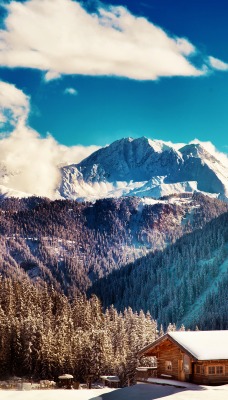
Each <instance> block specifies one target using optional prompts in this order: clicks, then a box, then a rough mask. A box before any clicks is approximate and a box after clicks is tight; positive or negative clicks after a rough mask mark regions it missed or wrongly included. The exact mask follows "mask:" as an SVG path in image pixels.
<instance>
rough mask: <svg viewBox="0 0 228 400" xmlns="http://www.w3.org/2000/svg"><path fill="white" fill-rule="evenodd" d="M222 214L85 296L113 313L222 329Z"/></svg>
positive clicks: (227, 247)
mask: <svg viewBox="0 0 228 400" xmlns="http://www.w3.org/2000/svg"><path fill="white" fill-rule="evenodd" d="M227 288H228V213H225V214H223V215H221V216H220V217H218V218H217V219H214V220H213V221H211V222H209V223H208V224H207V225H206V226H205V227H204V228H203V229H199V230H197V231H194V232H193V233H191V234H187V235H185V236H183V237H182V238H180V239H179V240H177V242H176V243H175V244H174V245H171V246H169V247H167V248H166V249H165V250H164V251H155V252H153V253H151V254H148V255H147V256H145V257H143V258H141V259H139V260H137V261H135V262H134V263H131V264H129V265H128V266H126V267H125V268H121V269H120V270H119V271H114V272H113V273H112V274H111V275H109V276H108V277H106V278H104V279H101V280H100V281H98V282H95V283H94V285H93V287H92V288H91V289H90V291H89V292H90V293H95V294H97V295H98V296H99V298H101V300H102V302H103V304H104V305H105V306H108V305H110V304H114V306H115V307H116V308H117V309H118V310H119V311H121V310H123V309H124V307H126V306H131V307H132V308H133V310H140V309H143V310H144V311H146V310H149V311H150V312H151V315H153V318H155V319H157V320H158V323H162V324H164V327H165V328H166V327H167V325H168V323H169V322H175V323H177V325H178V326H180V325H181V324H182V323H184V324H185V326H186V327H187V328H192V329H194V328H195V326H196V325H197V326H198V327H199V328H200V329H203V330H206V329H209V330H210V329H228V291H227Z"/></svg>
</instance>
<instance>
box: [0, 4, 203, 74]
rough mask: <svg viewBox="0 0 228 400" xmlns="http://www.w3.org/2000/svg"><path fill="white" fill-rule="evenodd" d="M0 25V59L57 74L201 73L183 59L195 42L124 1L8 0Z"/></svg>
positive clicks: (4, 61)
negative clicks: (94, 8) (91, 9)
mask: <svg viewBox="0 0 228 400" xmlns="http://www.w3.org/2000/svg"><path fill="white" fill-rule="evenodd" d="M6 8H7V10H8V15H7V17H6V19H5V21H4V24H5V29H3V30H1V31H0V65H4V66H8V67H28V68H36V69H40V70H42V71H47V72H46V75H45V80H46V81H49V80H51V79H57V78H59V77H60V75H61V74H82V75H114V76H121V77H128V78H132V79H139V80H145V79H149V80H155V79H157V78H159V77H162V76H199V75H203V74H205V73H206V70H205V69H204V68H203V66H202V68H200V69H198V68H197V67H195V66H194V65H193V64H192V63H191V62H190V61H189V59H188V56H192V57H193V56H194V54H195V52H196V49H195V47H194V46H193V45H192V44H191V43H190V42H189V41H188V40H187V39H184V38H178V37H171V36H169V35H168V34H167V33H166V32H165V31H164V30H162V29H161V28H159V27H158V26H156V25H154V24H153V23H151V22H149V21H148V20H147V19H145V18H142V17H136V16H134V15H132V14H131V13H130V12H129V11H128V10H127V9H126V8H124V7H111V6H110V7H107V6H106V7H105V6H100V8H99V10H98V12H97V13H96V14H89V13H88V12H87V11H86V10H85V9H84V8H83V7H82V6H81V5H80V4H79V2H77V1H73V0H30V1H26V2H23V3H20V2H16V1H11V2H10V3H9V4H8V5H7V6H6Z"/></svg>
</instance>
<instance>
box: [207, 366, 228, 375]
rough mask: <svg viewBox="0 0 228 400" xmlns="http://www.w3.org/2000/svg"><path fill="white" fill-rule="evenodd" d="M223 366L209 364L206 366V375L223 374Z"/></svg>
mask: <svg viewBox="0 0 228 400" xmlns="http://www.w3.org/2000/svg"><path fill="white" fill-rule="evenodd" d="M223 374H224V367H223V365H216V366H215V365H211V366H210V367H208V375H223Z"/></svg>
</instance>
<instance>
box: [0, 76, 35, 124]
mask: <svg viewBox="0 0 228 400" xmlns="http://www.w3.org/2000/svg"><path fill="white" fill-rule="evenodd" d="M28 113H29V97H28V96H26V95H25V93H24V92H23V91H22V90H20V89H18V88H16V86H14V85H12V84H10V83H6V82H3V81H0V118H1V122H2V123H3V122H6V121H7V119H8V122H9V123H10V124H11V125H17V124H18V123H19V121H21V122H25V121H26V119H27V117H28Z"/></svg>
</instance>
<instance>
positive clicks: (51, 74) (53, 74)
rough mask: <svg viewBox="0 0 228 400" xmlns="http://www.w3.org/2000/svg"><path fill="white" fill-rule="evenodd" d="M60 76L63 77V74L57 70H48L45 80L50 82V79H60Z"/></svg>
mask: <svg viewBox="0 0 228 400" xmlns="http://www.w3.org/2000/svg"><path fill="white" fill-rule="evenodd" d="M59 78H61V74H60V73H59V72H56V71H47V72H46V73H45V75H44V80H45V81H46V82H50V81H53V80H55V79H59Z"/></svg>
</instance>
